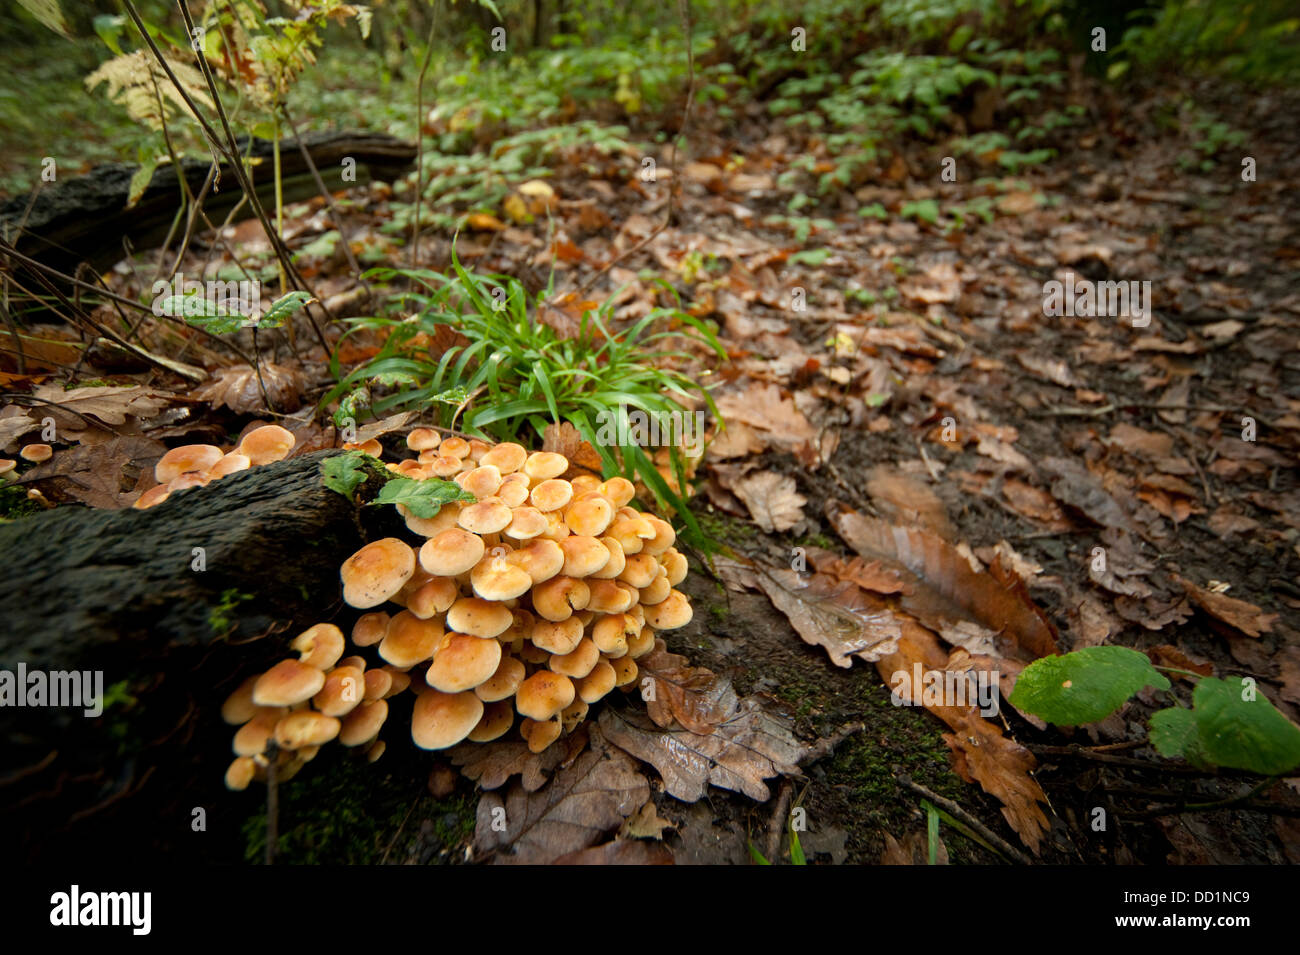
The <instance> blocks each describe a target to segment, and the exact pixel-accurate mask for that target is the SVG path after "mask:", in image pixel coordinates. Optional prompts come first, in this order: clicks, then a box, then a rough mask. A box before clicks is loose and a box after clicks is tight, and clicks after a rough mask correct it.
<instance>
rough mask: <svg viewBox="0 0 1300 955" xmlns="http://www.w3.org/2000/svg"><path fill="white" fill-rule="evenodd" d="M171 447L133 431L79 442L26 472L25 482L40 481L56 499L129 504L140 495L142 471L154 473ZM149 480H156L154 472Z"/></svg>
mask: <svg viewBox="0 0 1300 955" xmlns="http://www.w3.org/2000/svg"><path fill="white" fill-rule="evenodd" d="M166 451H167V447H166V446H165V445H163V444H161V443H160V442H158V441H154V440H153V439H151V438H146V437H144V436H143V435H138V434H133V435H127V436H126V437H122V438H113V439H111V440H109V441H106V442H104V443H103V444H95V445H79V446H77V447H75V448H68V449H66V450H60V451H57V452H55V454H54V457H52V458H50V460H48V461H46V462H45V463H44V464H42V465H40V466H38V467H34V468H32V469H31V470H30V471H28V472H27V473H26V474H24V475H23V483H24V484H33V483H38V482H39V484H40V487H41V490H42V492H43V493H44V494H45V496H46V497H48V498H50V500H53V501H61V500H71V501H78V502H80V503H82V504H87V505H89V506H90V507H100V508H107V509H116V508H122V507H128V506H130V505H131V504H133V503H135V500H136V498H138V497H139V496H140V494H139V492H137V490H136V485H137V484H138V483H139V480H140V475H141V473H142V472H152V471H153V466H154V465H155V464H156V463H157V462H158V459H159V458H161V457H162V456H163V454H164V453H166ZM149 483H150V484H152V483H153V478H152V473H150V479H149Z"/></svg>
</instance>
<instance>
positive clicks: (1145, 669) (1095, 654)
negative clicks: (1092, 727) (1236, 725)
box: [1008, 647, 1169, 726]
mask: <svg viewBox="0 0 1300 955" xmlns="http://www.w3.org/2000/svg"><path fill="white" fill-rule="evenodd" d="M1148 686H1153V687H1155V688H1156V689H1158V690H1167V689H1169V680H1168V679H1166V678H1165V676H1164V674H1162V673H1161V672H1160V671H1159V670H1157V669H1156V668H1155V667H1154V666H1152V665H1151V661H1150V660H1148V659H1147V657H1146V654H1143V653H1138V651H1136V650H1130V649H1128V648H1127V647H1087V648H1085V649H1083V650H1075V651H1074V652H1073V653H1067V654H1066V655H1065V656H1063V657H1057V656H1051V657H1044V658H1043V659H1041V660H1035V661H1034V662H1033V663H1031V664H1030V665H1029V666H1027V667H1025V670H1024V672H1023V673H1021V674H1020V678H1019V679H1018V680H1017V681H1016V688H1015V690H1013V691H1012V693H1011V696H1010V697H1009V698H1008V699H1009V701H1010V703H1011V705H1012V706H1014V707H1016V708H1017V709H1021V710H1025V711H1027V712H1029V713H1033V714H1034V715H1035V716H1038V717H1041V718H1042V719H1045V720H1047V721H1048V722H1049V723H1055V724H1056V725H1057V726H1078V725H1080V724H1082V723H1096V722H1097V721H1099V720H1104V719H1105V718H1106V717H1107V716H1109V715H1110V714H1111V713H1113V712H1115V711H1116V710H1117V709H1119V708H1120V707H1121V706H1123V705H1124V703H1125V702H1126V701H1127V700H1128V699H1129V697H1131V696H1132V695H1133V694H1134V693H1137V692H1138V691H1139V690H1141V689H1144V688H1145V687H1148Z"/></svg>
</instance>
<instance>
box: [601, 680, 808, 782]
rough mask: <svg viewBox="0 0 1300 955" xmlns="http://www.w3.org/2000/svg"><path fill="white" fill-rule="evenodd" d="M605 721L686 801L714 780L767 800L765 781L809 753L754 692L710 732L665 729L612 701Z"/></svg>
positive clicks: (789, 770)
mask: <svg viewBox="0 0 1300 955" xmlns="http://www.w3.org/2000/svg"><path fill="white" fill-rule="evenodd" d="M599 726H600V729H601V730H603V731H604V734H605V736H606V738H607V739H608V740H609V741H610V742H611V743H613V744H614V745H615V746H618V747H620V748H621V749H623V750H625V751H626V752H628V753H630V754H632V755H633V756H635V757H636V758H637V759H640V760H642V761H644V762H647V763H649V764H650V765H651V766H653V767H654V768H655V769H657V770H658V771H659V775H660V776H661V777H662V778H663V783H664V789H665V791H667V793H668V794H669V795H670V796H672V797H673V798H675V799H680V800H682V801H683V802H695V801H696V800H698V799H701V798H703V796H704V793H705V791H706V789H707V787H708V785H709V784H712V785H714V786H718V787H720V788H722V789H730V790H732V791H734V792H740V793H744V794H745V795H746V796H749V797H750V798H751V799H754V800H756V801H758V802H766V801H767V800H768V798H769V797H770V796H771V793H770V792H769V791H768V788H767V786H766V785H765V784H764V782H763V780H765V779H769V778H771V777H773V776H779V775H782V774H793V773H797V772H798V771H799V767H798V763H799V760H800V759H802V758H803V757H804V755H805V753H806V750H805V748H804V746H803V745H802V744H801V743H799V741H798V740H796V739H795V738H794V735H793V734H792V733H791V732H790V728H789V726H787V725H786V723H785V722H784V721H783V720H779V719H778V718H777V717H775V716H773V715H772V714H770V713H768V712H767V711H766V710H765V709H764V708H763V705H762V704H761V703H760V702H759V700H758V699H757V698H756V697H752V696H751V697H746V698H744V699H742V700H740V701H738V703H737V704H736V709H735V711H734V712H732V713H731V714H729V715H728V716H727V719H726V720H725V721H724V722H722V723H720V724H719V725H717V726H716V727H714V728H713V732H711V733H709V734H708V735H707V736H702V735H700V734H698V733H692V732H691V731H690V730H687V729H663V728H661V727H658V726H656V725H655V724H654V722H653V721H652V720H651V719H650V717H649V716H647V715H646V714H644V713H639V712H635V711H631V710H618V709H615V708H614V707H611V706H607V707H605V709H604V710H603V711H602V712H601V714H600V717H599Z"/></svg>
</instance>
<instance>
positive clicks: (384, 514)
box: [0, 452, 396, 861]
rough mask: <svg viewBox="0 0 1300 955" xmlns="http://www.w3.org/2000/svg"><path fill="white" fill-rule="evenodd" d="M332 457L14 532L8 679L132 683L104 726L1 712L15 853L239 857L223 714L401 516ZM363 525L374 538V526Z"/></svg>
mask: <svg viewBox="0 0 1300 955" xmlns="http://www.w3.org/2000/svg"><path fill="white" fill-rule="evenodd" d="M330 453H333V452H317V453H314V454H308V455H304V456H302V457H298V458H294V459H292V460H290V461H285V462H281V463H278V464H272V465H267V466H264V467H260V468H254V469H251V470H249V471H245V472H243V473H240V474H235V475H232V476H230V477H227V478H224V479H222V480H221V481H218V482H215V483H213V484H211V485H209V486H208V487H205V488H196V489H193V490H188V491H182V492H179V493H177V494H174V495H173V496H172V497H170V498H169V499H168V500H166V501H165V502H163V503H162V504H160V505H158V506H156V507H154V508H151V509H149V510H144V511H138V510H130V509H128V510H122V511H92V510H86V509H82V508H75V507H63V508H58V509H56V510H54V511H50V512H47V513H44V514H40V515H37V516H35V517H30V518H25V519H23V520H20V521H15V522H13V523H10V524H6V525H3V526H0V562H2V565H3V567H4V573H3V574H0V617H2V618H3V621H4V626H3V627H0V668H3V669H7V670H10V671H16V670H17V667H18V664H19V663H22V664H25V666H26V670H27V671H28V673H31V672H32V671H44V672H50V671H71V670H76V671H83V672H84V671H96V670H100V671H103V686H104V687H105V689H108V688H111V687H114V686H115V685H116V686H119V692H118V693H116V694H113V693H110V694H108V695H109V696H110V699H112V698H113V697H115V696H116V699H115V700H112V701H111V702H109V703H108V704H107V705H106V706H105V708H104V711H103V713H102V714H101V715H100V716H98V717H94V718H90V717H86V716H85V715H83V710H82V708H80V707H50V706H46V707H14V706H0V738H3V739H4V740H5V747H4V751H3V752H4V755H3V756H2V757H0V819H3V820H4V822H5V829H6V831H7V832H8V833H9V836H7V837H6V839H5V840H4V842H5V847H6V849H7V850H8V851H16V852H19V853H21V854H22V855H23V856H25V857H28V858H38V857H39V858H50V857H51V853H58V852H59V851H60V848H61V847H67V848H69V850H70V851H72V852H73V853H74V856H73V857H77V858H81V857H84V856H85V853H86V850H87V849H88V848H95V849H102V850H103V851H105V852H110V853H118V852H121V853H123V854H122V855H116V856H110V857H116V858H131V857H133V856H135V857H138V856H139V855H140V852H141V851H142V847H153V848H154V849H156V850H157V851H158V852H160V853H163V852H166V853H170V852H175V851H176V849H177V847H178V846H186V847H191V848H187V849H186V850H185V851H184V852H183V853H182V855H183V856H189V854H190V852H191V851H192V852H193V853H194V857H195V858H196V861H202V860H216V859H224V858H226V854H227V853H229V852H231V851H234V852H238V845H237V840H236V843H235V844H231V845H224V844H223V843H225V842H228V841H229V840H226V839H225V836H226V835H229V834H233V833H226V832H223V831H222V830H223V827H224V826H225V825H229V826H232V827H234V826H237V824H238V819H239V818H240V816H241V814H239V813H236V814H234V815H231V814H230V813H231V809H230V806H229V800H230V794H228V793H226V792H225V790H224V787H223V774H224V772H225V767H226V765H227V763H228V762H229V760H230V759H231V758H232V756H231V752H230V738H231V735H232V730H231V728H230V727H227V726H225V725H224V724H222V722H221V719H220V715H219V709H220V705H221V701H222V700H223V699H224V698H225V696H226V695H227V694H228V693H229V692H230V691H231V690H232V689H233V688H234V687H235V686H236V685H238V683H239V681H240V680H241V679H243V678H244V677H246V676H247V675H249V674H251V673H255V672H258V670H259V669H263V668H265V667H266V666H267V665H268V664H269V663H271V662H274V661H275V660H277V659H281V658H283V657H284V656H286V655H287V651H286V644H287V641H288V640H289V639H290V638H291V637H292V635H293V634H294V633H297V632H298V630H300V629H302V628H304V627H306V626H308V625H310V624H312V623H315V622H318V621H321V620H329V619H331V618H332V617H333V616H334V614H335V613H336V612H337V611H338V610H339V608H340V607H341V592H340V585H339V577H338V569H339V565H340V564H341V563H342V561H343V560H345V559H346V558H347V557H348V555H349V554H351V553H353V552H354V551H355V550H356V549H357V548H358V547H360V546H361V544H362V543H363V542H364V540H363V537H365V536H373V535H374V534H379V535H382V534H385V533H391V532H393V528H392V527H391V526H380V525H383V524H384V523H385V522H391V521H394V520H396V515H395V514H394V513H393V512H392V509H391V508H362V509H361V511H363V512H365V513H364V515H363V514H361V513H360V512H359V511H358V509H357V507H355V506H354V505H353V504H352V503H350V502H349V501H347V500H345V499H344V498H343V497H342V496H340V495H339V494H337V493H335V492H333V491H330V490H328V489H326V488H325V487H324V486H323V485H322V483H321V478H320V473H319V464H320V460H321V458H322V457H325V456H327V455H328V454H330ZM363 517H364V518H365V519H366V520H367V521H370V522H374V523H375V525H376V526H375V527H373V528H369V529H368V528H363V526H362V523H361V521H362V518H363ZM200 568H202V569H200ZM121 691H124V693H123V692H121ZM223 807H224V808H223ZM236 808H238V807H236ZM196 809H202V810H203V811H204V812H203V814H202V815H204V816H205V817H206V818H205V820H204V821H205V823H206V830H205V831H197V830H196V829H195V820H196V819H198V818H199V815H200V814H197V813H195V810H196ZM243 809H244V811H245V812H246V810H247V807H243ZM144 851H146V852H147V851H148V849H147V848H145V849H144ZM2 854H3V853H0V855H2ZM53 857H54V858H57V857H58V856H57V855H54V856H53ZM236 858H237V856H236ZM230 861H234V860H233V859H232V860H230Z"/></svg>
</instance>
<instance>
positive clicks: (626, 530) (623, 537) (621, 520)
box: [606, 517, 655, 557]
mask: <svg viewBox="0 0 1300 955" xmlns="http://www.w3.org/2000/svg"><path fill="white" fill-rule="evenodd" d="M606 533H607V534H608V535H609V536H610V537H613V538H614V539H615V540H617V541H618V542H619V544H621V545H622V547H623V553H624V554H626V555H627V556H629V557H631V556H632V555H633V554H639V553H641V551H642V550H643V549H644V548H645V542H646V541H648V540H653V539H654V536H655V529H654V526H653V525H652V524H651V523H650V522H649V521H648V520H646V519H645V518H644V517H615V518H614V522H613V523H612V524H610V525H609V530H607V531H606Z"/></svg>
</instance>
